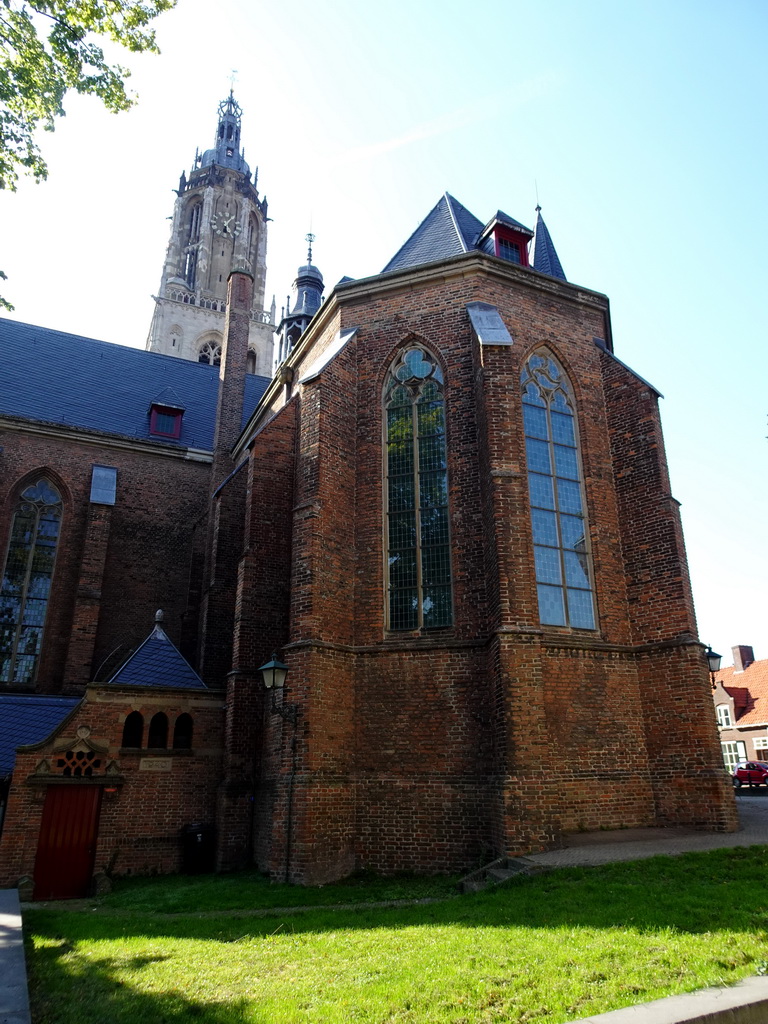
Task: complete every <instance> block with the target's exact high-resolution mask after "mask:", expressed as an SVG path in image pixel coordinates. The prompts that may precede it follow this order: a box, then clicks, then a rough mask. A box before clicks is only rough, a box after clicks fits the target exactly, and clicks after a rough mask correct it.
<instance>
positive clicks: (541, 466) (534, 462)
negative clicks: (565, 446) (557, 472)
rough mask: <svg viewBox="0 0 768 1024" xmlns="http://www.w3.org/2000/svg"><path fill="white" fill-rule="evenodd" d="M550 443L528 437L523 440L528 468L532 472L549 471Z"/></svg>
mask: <svg viewBox="0 0 768 1024" xmlns="http://www.w3.org/2000/svg"><path fill="white" fill-rule="evenodd" d="M549 449H550V445H549V444H548V442H547V441H533V440H532V439H531V438H530V437H528V438H526V440H525V454H526V457H527V459H528V469H529V470H530V471H531V472H532V473H551V472H552V470H551V468H550V464H549Z"/></svg>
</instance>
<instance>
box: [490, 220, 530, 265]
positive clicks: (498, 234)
mask: <svg viewBox="0 0 768 1024" xmlns="http://www.w3.org/2000/svg"><path fill="white" fill-rule="evenodd" d="M493 241H494V244H495V249H496V255H497V256H499V257H500V258H501V259H503V260H507V262H509V263H518V264H519V265H520V266H521V267H527V266H528V265H529V264H528V237H527V236H526V235H524V234H523V233H522V232H518V231H513V230H512V229H511V228H508V227H507V226H506V225H502V224H497V225H496V230H495V231H494V233H493Z"/></svg>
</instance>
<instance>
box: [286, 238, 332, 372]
mask: <svg viewBox="0 0 768 1024" xmlns="http://www.w3.org/2000/svg"><path fill="white" fill-rule="evenodd" d="M304 238H305V240H306V242H307V262H306V265H305V266H303V267H299V270H298V273H297V274H296V280H295V281H294V282H293V309H291V304H290V297H288V298H287V299H286V306H285V310H284V312H283V317H282V320H281V322H280V326H279V327H278V329H277V333H278V339H279V342H278V344H279V348H278V354H277V362H278V365H279V364H280V363H282V361H283V360H284V359H285V358H286V357H287V356H288V355H289V353H290V351H291V349H292V348H293V347H294V345H295V344H296V342H297V341H298V340H299V338H300V337H301V336H302V334H303V333H304V331H306V329H307V327H308V326H309V322H310V320H311V319H312V317H313V316H314V315H315V313H316V312H317V311H318V309H320V306H321V305H322V302H323V289H324V288H325V284H324V282H323V275H322V274H321V273H320V271H319V270H318V269H317V267H316V266H314V264H313V263H312V243H313V242H314V241H315V236H314V235H313V234H312V232H311V231H310V232H309V233H308V234H306V235H305V236H304Z"/></svg>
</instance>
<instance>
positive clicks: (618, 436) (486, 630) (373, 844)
mask: <svg viewBox="0 0 768 1024" xmlns="http://www.w3.org/2000/svg"><path fill="white" fill-rule="evenodd" d="M456 266H457V267H458V263H457V264H456ZM466 268H468V269H466ZM466 268H465V269H464V271H463V272H461V273H460V272H456V273H455V274H454V275H451V274H450V273H449V272H448V270H442V269H441V268H436V269H434V270H433V271H429V272H422V273H419V274H415V275H411V276H410V277H407V278H406V277H405V276H404V277H403V278H402V279H401V280H402V287H398V286H397V281H398V278H397V277H396V276H395V275H389V276H388V278H387V279H384V280H381V281H380V282H379V283H377V282H365V287H363V286H362V285H361V286H360V288H359V289H357V290H356V289H355V287H354V286H350V288H349V289H342V290H341V292H340V314H341V322H340V326H341V327H352V326H356V327H358V328H359V330H358V333H357V335H356V337H355V339H354V340H353V341H352V342H350V343H349V344H348V345H347V346H346V348H345V349H344V350H343V352H342V353H341V354H340V355H338V356H337V357H336V358H335V359H334V360H332V361H331V362H330V363H329V364H328V366H327V367H326V368H325V369H324V370H323V371H322V373H321V375H320V376H319V377H318V378H316V379H315V380H313V381H311V382H308V383H307V384H306V385H304V386H301V387H299V388H298V394H297V395H296V398H298V401H299V402H300V416H299V418H298V422H297V452H298V461H297V469H296V491H295V494H296V500H295V505H294V509H293V568H292V602H291V609H290V624H289V628H290V643H289V645H288V647H287V648H286V655H285V657H286V660H287V662H288V664H289V665H290V674H289V681H288V689H287V692H286V699H290V700H291V701H295V702H297V703H298V704H299V706H300V708H301V720H300V725H299V729H298V740H297V748H296V759H297V760H296V771H295V772H292V771H291V766H292V762H291V757H290V736H289V735H288V733H287V732H286V729H287V728H288V727H286V726H285V725H284V724H283V723H281V722H277V721H276V720H274V719H272V720H270V721H269V723H268V726H267V728H268V735H267V738H266V747H265V749H267V750H268V751H270V758H271V759H270V758H267V759H266V760H265V762H264V766H265V767H264V772H263V776H262V780H263V781H262V784H263V792H264V806H265V808H266V807H269V808H274V813H273V815H272V820H271V827H270V830H269V836H268V837H267V830H266V829H265V828H264V826H263V818H262V819H261V822H262V826H261V830H260V832H259V839H258V840H257V845H259V844H261V845H260V847H259V848H260V849H261V850H262V852H261V854H260V863H261V864H262V866H267V867H269V868H270V869H271V870H272V871H273V873H274V874H275V875H279V873H280V872H281V871H284V870H285V866H286V863H288V865H289V874H290V876H291V877H292V878H294V879H295V880H298V881H325V880H327V879H329V878H332V877H337V876H338V875H340V874H344V873H346V872H347V871H348V870H350V869H351V867H352V866H353V865H357V866H370V867H374V868H376V869H378V870H383V871H392V870H398V869H401V868H413V869H418V870H458V869H460V868H464V867H469V866H471V865H472V864H473V863H476V862H477V859H478V858H479V857H481V856H482V855H483V852H484V851H487V850H488V849H489V848H493V849H495V851H497V852H504V851H506V852H513V853H522V852H525V851H526V850H531V849H544V848H547V847H549V846H552V845H556V844H557V843H558V842H559V841H560V837H561V836H562V833H563V832H565V831H574V830H579V829H597V828H618V827H623V826H639V825H648V824H652V823H655V822H660V821H664V822H667V821H669V820H672V819H674V820H678V821H680V822H687V823H693V824H696V825H701V826H702V827H714V828H731V827H733V825H734V820H735V819H734V817H733V810H732V801H730V798H729V794H727V793H725V792H724V791H722V789H717V791H716V792H715V791H714V790H711V786H710V789H709V790H708V791H707V795H706V797H701V798H698V797H696V793H695V787H696V783H697V780H699V781H700V775H701V773H702V772H703V774H704V775H705V776H706V777H707V778H709V779H712V776H711V774H710V768H711V765H712V763H713V758H715V756H718V757H719V752H718V750H717V744H716V742H715V740H716V737H714V736H713V735H712V729H711V722H710V719H711V709H710V711H709V717H708V718H707V722H708V723H709V724H707V725H706V727H705V726H703V725H702V721H703V720H702V714H703V711H702V708H701V703H700V700H699V698H698V696H697V694H698V690H697V687H698V685H699V683H698V680H699V675H700V673H699V667H698V663H697V661H696V658H697V657H698V654H699V649H698V648H690V647H687V646H686V645H688V644H690V642H691V638H692V636H693V635H695V624H694V623H693V617H692V609H691V602H690V590H689V588H688V589H687V590H686V586H687V574H686V569H685V564H684V551H683V548H682V539H681V535H680V532H679V519H677V518H676V512H675V511H674V507H673V506H672V505H671V503H670V501H669V499H668V497H667V493H668V483H667V481H666V476H665V472H666V470H665V467H664V466H663V449H662V448H661V446H660V440H661V434H660V425H659V421H658V412H657V410H656V408H655V399H654V400H653V402H651V403H650V404H649V403H648V400H647V395H648V389H647V388H645V387H644V386H641V385H638V383H637V380H636V378H634V377H632V375H631V374H628V373H627V372H626V371H623V372H624V375H625V378H626V380H625V381H624V383H623V384H622V386H624V387H625V388H626V389H627V390H628V391H629V392H631V393H632V394H631V395H630V398H629V399H628V400H629V402H630V408H628V409H627V411H626V412H623V411H622V408H623V403H624V402H625V401H627V399H625V397H623V396H619V395H618V394H616V393H614V392H613V391H612V390H611V388H612V385H613V377H612V374H613V373H614V372H616V371H615V367H616V366H618V365H619V364H617V363H616V361H615V360H612V359H610V357H608V356H605V355H602V354H601V350H600V348H599V347H598V346H596V345H595V343H594V340H593V339H594V338H595V337H596V336H604V335H605V329H606V317H607V303H606V302H605V300H604V299H603V298H602V297H601V296H596V295H594V294H590V293H585V292H583V291H579V290H578V289H575V288H571V287H569V286H567V285H560V284H558V283H556V282H552V281H550V280H548V279H543V278H541V277H540V276H539V275H535V274H531V273H526V272H525V271H520V270H519V269H517V268H513V269H510V270H509V271H507V270H506V269H505V270H503V271H499V270H497V269H496V267H495V265H494V264H492V263H490V262H488V261H485V262H484V261H482V260H479V261H473V262H472V265H471V266H470V264H469V263H467V264H466ZM379 285H380V286H379ZM470 301H484V302H489V303H492V304H494V305H496V306H497V307H498V308H499V310H500V312H501V315H502V317H503V319H504V321H505V323H506V325H507V327H508V328H509V330H510V332H511V334H512V336H513V338H514V344H513V345H512V346H505V347H501V346H485V347H482V348H480V346H479V345H478V343H477V340H476V338H475V337H474V336H473V333H472V331H471V328H470V324H469V319H468V316H467V313H466V304H467V303H468V302H470ZM338 326H339V323H338V320H334V322H333V323H331V322H329V323H328V325H327V328H326V329H325V330H324V331H323V332H322V334H321V335H319V336H318V339H317V343H316V345H311V346H309V347H308V348H307V350H306V351H305V353H304V354H303V356H302V354H301V350H300V354H299V356H298V357H297V359H298V365H297V367H296V380H299V379H300V378H301V374H302V370H303V369H304V368H306V367H307V366H309V365H310V364H311V363H312V362H313V361H314V359H315V358H316V355H317V353H318V352H319V351H321V350H322V349H324V348H325V347H326V346H327V344H328V343H329V339H330V337H331V336H332V335H333V334H335V331H336V329H337V328H338ZM315 329H316V330H317V328H315ZM310 337H311V334H310ZM304 344H305V345H306V342H305V343H304ZM409 344H423V345H425V346H427V347H428V348H429V350H430V351H431V352H433V353H434V354H435V355H436V356H437V358H438V359H440V360H441V361H442V363H443V366H444V372H445V395H446V410H447V421H448V427H447V430H448V458H449V486H450V516H451V530H452V537H451V541H452V553H453V580H454V612H455V617H454V625H453V626H452V627H450V628H449V629H443V630H438V631H435V632H427V633H424V634H423V635H419V634H418V632H417V633H415V634H410V633H405V634H404V633H391V634H387V633H386V631H385V628H384V572H383V546H382V514H383V508H382V490H383V486H382V388H383V384H384V380H385V377H386V373H387V371H388V368H389V366H390V365H391V362H392V360H393V359H394V357H395V356H396V354H397V352H398V351H399V350H400V349H401V348H402V347H403V346H406V345H409ZM542 345H546V346H547V348H548V349H549V351H550V352H551V353H552V354H553V355H554V356H555V357H556V358H557V359H558V360H559V362H560V363H561V365H562V366H563V368H564V370H565V372H566V373H567V375H568V376H569V379H570V381H571V384H572V387H573V390H574V394H575V399H576V407H577V419H578V426H579V432H580V440H581V454H582V462H583V474H584V486H585V492H586V497H587V506H588V510H589V528H590V543H591V550H592V558H593V564H594V574H595V588H596V602H597V608H598V628H597V629H596V630H594V631H582V630H570V629H557V628H552V627H546V628H545V627H541V626H540V624H539V621H538V608H537V600H536V589H535V579H534V575H533V567H532V566H533V558H532V539H531V532H530V521H529V512H528V498H527V484H526V478H525V470H526V464H525V455H524V437H523V430H522V411H521V402H520V384H519V381H520V371H521V368H522V366H523V364H524V362H525V360H526V359H527V357H528V356H529V355H530V354H531V352H532V351H534V350H535V349H536V348H538V347H540V346H542ZM607 361H609V363H608V365H606V362H607ZM642 391H644V392H645V396H642V395H640V397H639V399H638V393H639V392H642ZM633 396H634V397H633ZM296 398H295V399H294V401H295V400H296ZM638 400H639V401H640V404H641V405H643V409H642V413H641V412H640V411H639V409H638V408H636V407H635V404H634V403H636V401H638ZM630 435H631V436H636V442H637V443H635V442H632V443H630ZM647 439H651V440H650V448H651V451H652V454H651V455H650V456H649V455H648V445H647V444H646V443H645V442H646V440H647ZM639 442H643V444H642V445H639ZM633 474H634V477H635V479H637V478H639V477H640V476H642V477H643V478H644V483H643V489H644V493H643V494H642V495H636V496H632V495H630V494H629V492H628V491H627V480H628V478H629V477H631V476H632V475H633ZM622 480H623V481H624V482H623V483H622V482H621V481H622ZM629 506H631V508H630V507H629ZM670 509H672V511H671V512H670ZM659 510H660V511H659ZM642 518H645V519H646V522H647V523H648V524H649V525H648V529H649V530H650V531H653V530H658V531H660V532H661V533H662V534H663V550H664V558H661V559H660V558H659V557H658V552H654V553H653V555H652V557H648V555H647V554H645V553H644V551H643V543H642V541H641V540H638V539H636V538H635V541H634V546H633V538H634V537H635V534H634V531H635V530H636V528H637V525H638V521H639V520H640V519H642ZM643 559H645V561H644V560H643ZM654 594H659V595H661V596H660V597H659V598H658V601H657V605H656V608H655V610H654V609H653V608H649V604H651V605H652V604H653V601H654ZM680 603H682V606H683V607H682V610H681V609H680V608H679V607H678V608H675V607H674V606H675V605H676V604H678V605H679V604H680ZM639 606H642V607H639ZM661 637H663V638H664V640H665V642H666V643H665V646H664V648H663V649H659V650H658V651H649V648H648V644H649V643H653V642H654V641H657V640H658V639H660V638H661ZM680 644H682V645H683V647H682V648H681V647H680ZM649 659H650V660H652V661H653V662H654V664H655V672H656V676H657V680H658V678H659V677H660V678H666V679H667V680H668V683H670V682H671V681H672V680H673V679H674V685H675V686H676V687H678V688H680V690H681V692H683V693H684V694H686V699H690V710H689V711H688V712H687V713H686V715H685V716H683V719H684V720H683V721H682V722H681V726H680V728H679V739H680V743H684V742H686V741H687V742H695V743H696V744H697V745H698V746H699V747H700V749H701V751H702V753H701V757H700V758H699V760H700V761H701V764H700V765H699V766H698V768H697V770H696V772H694V773H693V776H692V779H691V780H689V782H688V783H686V784H685V785H684V786H682V787H680V786H678V787H677V788H678V790H681V789H682V790H684V793H685V795H684V797H683V796H681V795H680V794H678V797H676V798H674V799H672V798H671V797H670V793H669V787H668V786H667V782H668V781H669V778H670V776H669V774H668V768H669V767H670V766H671V763H672V760H673V759H672V758H667V761H666V765H667V767H665V763H664V758H663V756H662V753H661V752H662V749H663V739H662V736H661V733H659V734H658V735H656V734H655V733H654V730H653V728H651V727H650V726H649V720H650V719H651V718H652V716H653V707H652V705H653V701H650V700H649V692H650V691H649V689H648V674H647V672H646V662H647V661H648V660H649ZM672 710H673V708H672V706H671V705H668V706H667V707H666V709H665V712H666V715H667V722H666V724H667V727H668V729H669V726H670V719H669V715H670V714H671V713H672ZM676 729H677V726H673V731H674V730H676ZM678 774H679V773H678ZM291 784H292V798H291V801H292V811H291V831H292V835H291V837H290V843H289V837H288V800H289V793H290V792H291ZM707 785H709V783H708V784H707ZM712 801H714V802H712ZM708 803H711V806H710V809H709V810H707V804H708ZM289 847H290V848H289Z"/></svg>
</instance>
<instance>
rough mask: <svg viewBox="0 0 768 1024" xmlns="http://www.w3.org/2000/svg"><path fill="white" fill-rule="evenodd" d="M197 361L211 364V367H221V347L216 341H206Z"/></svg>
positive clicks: (201, 347)
mask: <svg viewBox="0 0 768 1024" xmlns="http://www.w3.org/2000/svg"><path fill="white" fill-rule="evenodd" d="M197 361H198V363H210V365H211V366H221V345H218V344H217V343H216V342H215V341H206V342H205V343H204V344H202V345H201V346H200V351H199V353H198V357H197Z"/></svg>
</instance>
